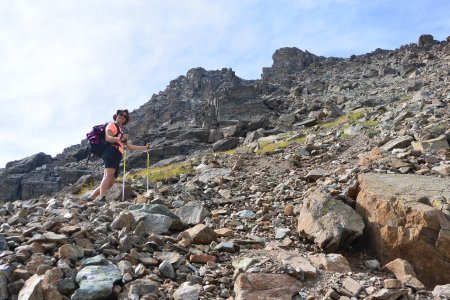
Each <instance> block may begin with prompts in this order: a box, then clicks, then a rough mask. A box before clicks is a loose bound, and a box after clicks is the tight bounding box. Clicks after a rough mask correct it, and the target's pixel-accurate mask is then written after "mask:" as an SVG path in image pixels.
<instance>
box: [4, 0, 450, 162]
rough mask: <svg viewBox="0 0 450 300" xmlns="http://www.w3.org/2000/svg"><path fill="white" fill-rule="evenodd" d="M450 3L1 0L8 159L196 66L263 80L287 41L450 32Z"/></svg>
mask: <svg viewBox="0 0 450 300" xmlns="http://www.w3.org/2000/svg"><path fill="white" fill-rule="evenodd" d="M449 9H450V4H449V2H448V1H444V0H442V1H433V5H430V4H429V1H425V0H418V1H414V2H410V1H405V0H401V1H387V0H382V1H375V2H367V1H356V0H340V1H337V0H327V1H312V0H305V1H287V0H279V1H269V0H260V1H256V0H241V1H237V0H236V1H233V0H226V1H225V0H216V1H207V0H185V1H178V0H166V1H162V0H161V1H160V0H153V1H137V0H128V1H113V0H92V1H79V0H65V1H58V0H47V1H45V0H40V1H31V0H29V1H28V0H17V1H0V15H1V16H2V18H0V103H1V105H2V112H4V113H3V115H2V116H3V119H2V123H1V125H0V132H2V134H1V136H2V140H3V141H4V142H3V146H2V147H0V167H2V166H4V165H5V164H6V162H8V161H12V160H16V159H21V158H23V157H25V156H28V155H32V154H34V153H37V152H45V153H47V154H51V155H56V154H57V153H60V152H61V151H62V150H63V148H64V147H67V146H70V145H73V144H76V143H79V142H80V141H81V140H82V139H83V138H84V134H85V132H86V131H88V130H89V129H90V127H91V126H92V125H94V124H96V123H101V122H104V121H106V120H109V119H110V118H111V115H112V114H113V112H114V111H115V110H116V109H117V108H125V107H127V108H129V109H136V108H138V107H139V106H141V105H142V104H144V103H145V102H146V101H147V100H148V99H150V97H151V96H152V94H154V93H158V92H159V91H160V90H163V89H164V88H165V87H166V85H167V84H169V82H170V80H172V79H174V78H176V77H177V76H179V75H183V74H186V72H187V71H188V70H189V69H190V68H192V67H204V68H205V69H220V68H223V67H231V68H233V69H234V70H235V71H236V74H237V75H238V76H241V77H243V78H245V79H257V78H259V76H260V74H261V70H262V68H263V67H267V66H270V65H271V64H272V59H271V57H272V54H273V52H274V51H275V50H276V49H278V48H280V47H292V46H295V47H298V48H300V49H302V50H308V51H310V52H312V53H315V54H319V55H326V56H342V55H346V56H349V55H351V54H361V53H365V52H368V51H372V50H374V49H375V48H378V47H380V48H394V47H398V46H400V45H401V44H403V43H410V42H415V40H416V39H417V37H418V36H419V35H420V34H422V33H431V34H435V37H436V38H440V39H444V38H445V37H446V36H447V35H448V32H446V31H448V29H449V27H450V24H449V18H448V17H447V16H446V14H445V12H447V11H449Z"/></svg>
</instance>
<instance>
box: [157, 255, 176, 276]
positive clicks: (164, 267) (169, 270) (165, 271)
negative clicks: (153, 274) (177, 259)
mask: <svg viewBox="0 0 450 300" xmlns="http://www.w3.org/2000/svg"><path fill="white" fill-rule="evenodd" d="M158 269H159V271H160V272H161V274H162V275H163V276H165V277H167V278H170V279H175V270H174V268H173V266H172V264H171V263H170V262H168V261H167V260H165V261H163V262H162V263H161V264H160V265H159V267H158Z"/></svg>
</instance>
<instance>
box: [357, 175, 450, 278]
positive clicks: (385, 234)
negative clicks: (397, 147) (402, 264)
mask: <svg viewBox="0 0 450 300" xmlns="http://www.w3.org/2000/svg"><path fill="white" fill-rule="evenodd" d="M358 180H359V187H360V192H359V194H358V197H357V205H356V209H357V211H358V212H359V213H360V214H361V215H362V216H363V217H364V221H365V223H366V228H367V231H366V232H367V238H368V241H369V243H371V245H372V249H373V250H374V251H375V253H376V254H377V256H378V259H379V260H380V261H381V263H383V264H385V263H387V262H389V261H391V260H394V259H396V258H402V259H405V260H407V261H409V262H410V263H411V265H412V266H413V268H414V271H415V272H416V274H417V278H418V279H419V280H420V281H421V282H423V283H424V284H425V285H426V286H427V287H433V286H435V285H436V284H445V283H448V282H450V255H449V250H448V249H449V248H450V234H449V230H450V222H449V220H448V219H447V218H446V217H445V215H444V214H443V213H442V212H441V211H440V210H438V209H436V208H435V207H433V206H432V205H431V203H430V200H429V199H433V198H435V197H443V196H445V195H449V194H450V179H448V178H437V177H431V176H420V175H398V174H373V173H368V174H363V175H360V176H359V177H358Z"/></svg>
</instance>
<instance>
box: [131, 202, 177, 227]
mask: <svg viewBox="0 0 450 300" xmlns="http://www.w3.org/2000/svg"><path fill="white" fill-rule="evenodd" d="M128 210H129V211H130V212H131V213H132V214H133V215H134V218H135V219H136V220H139V219H140V218H141V217H143V216H145V215H151V214H158V215H164V216H167V217H170V218H171V219H172V224H171V225H170V229H174V230H182V229H183V228H184V225H183V222H182V221H181V219H180V218H179V217H178V216H177V215H175V214H174V213H173V212H172V211H170V209H169V208H167V207H166V206H164V205H161V204H136V205H130V206H129V207H128Z"/></svg>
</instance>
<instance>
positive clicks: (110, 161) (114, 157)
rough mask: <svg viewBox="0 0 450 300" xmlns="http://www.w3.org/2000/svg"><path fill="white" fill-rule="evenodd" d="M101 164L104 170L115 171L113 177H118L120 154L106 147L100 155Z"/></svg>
mask: <svg viewBox="0 0 450 300" xmlns="http://www.w3.org/2000/svg"><path fill="white" fill-rule="evenodd" d="M102 159H103V164H104V165H105V168H113V169H116V171H115V172H114V177H116V178H117V176H119V166H120V161H121V160H122V153H120V151H119V150H118V149H116V148H115V147H113V146H107V147H106V149H105V150H104V151H103V153H102Z"/></svg>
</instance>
